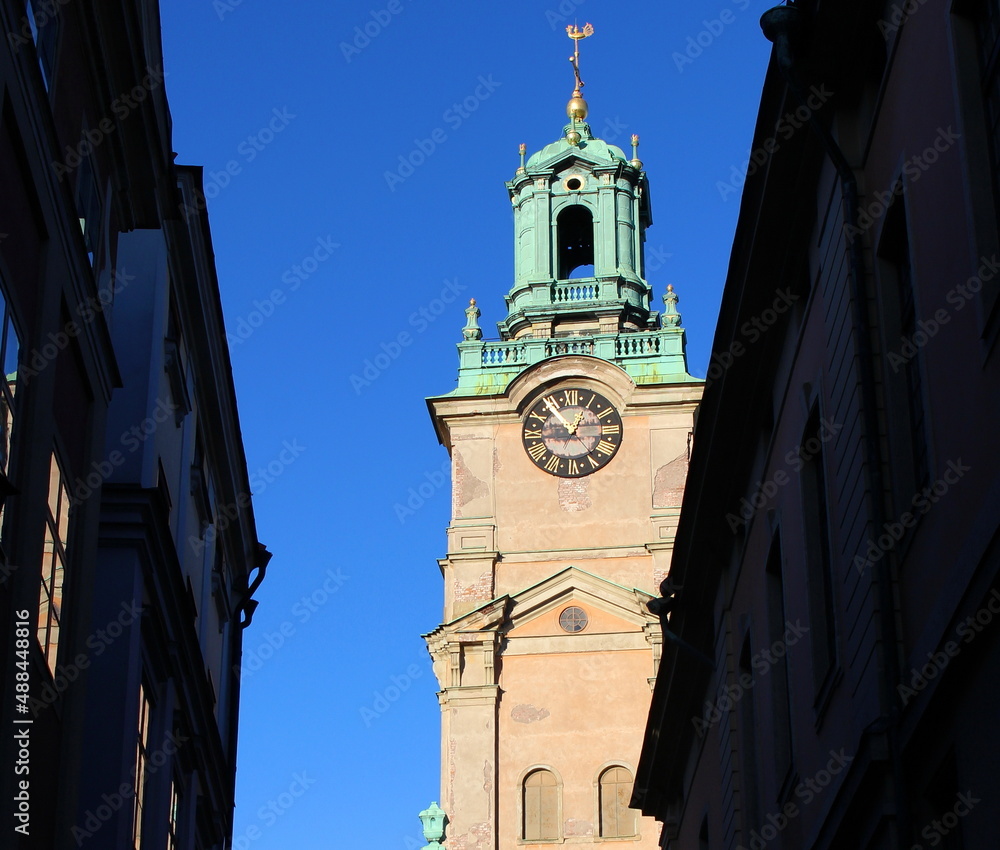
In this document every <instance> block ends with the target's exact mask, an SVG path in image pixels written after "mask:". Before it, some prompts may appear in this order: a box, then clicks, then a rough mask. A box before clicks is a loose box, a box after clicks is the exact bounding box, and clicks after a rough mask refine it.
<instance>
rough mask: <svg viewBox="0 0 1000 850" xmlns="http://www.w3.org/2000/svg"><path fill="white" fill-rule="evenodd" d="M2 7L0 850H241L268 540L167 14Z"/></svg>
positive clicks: (131, 0) (138, 1) (15, 0)
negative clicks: (173, 106) (172, 101)
mask: <svg viewBox="0 0 1000 850" xmlns="http://www.w3.org/2000/svg"><path fill="white" fill-rule="evenodd" d="M0 23H2V29H3V33H4V40H3V45H2V46H0V302H2V303H0V320H2V332H0V333H2V339H0V345H2V348H0V353H2V357H3V371H4V375H5V377H6V380H5V381H4V382H3V385H2V386H3V397H2V398H0V409H2V413H3V416H2V417H0V420H2V421H0V436H2V440H0V492H2V495H3V497H4V502H3V508H2V511H3V512H2V532H0V534H2V536H0V544H2V552H0V647H2V648H3V656H2V659H0V669H2V670H3V679H2V688H0V691H2V704H0V722H2V724H3V727H4V729H5V730H6V731H5V734H4V736H3V744H2V750H0V753H2V754H0V765H2V769H0V799H2V800H3V801H4V802H3V806H2V810H3V820H2V823H0V830H2V838H0V846H3V847H11V848H63V847H66V848H70V847H73V848H75V847H93V848H134V850H143V848H148V847H156V848H163V847H166V848H168V850H173V848H192V849H194V848H204V850H208V848H218V850H222V848H224V847H226V846H228V842H229V840H230V837H231V834H232V813H233V795H234V784H235V757H236V731H237V716H238V701H239V680H238V676H237V674H236V672H235V671H237V670H238V669H239V661H240V651H241V645H242V629H243V628H244V627H245V626H246V625H247V624H248V623H249V620H250V617H251V615H252V611H253V607H254V604H255V603H254V602H253V600H252V599H251V593H252V590H253V589H255V588H256V585H257V584H259V582H260V580H261V579H262V578H263V572H264V569H265V567H266V564H267V560H268V558H269V557H270V555H269V553H268V552H267V551H266V550H265V549H264V548H263V547H262V546H261V545H260V544H259V543H258V541H257V533H256V528H255V524H254V516H253V510H252V505H251V499H250V487H249V480H248V475H247V469H246V459H245V455H244V450H243V442H242V436H241V432H240V426H239V419H238V414H237V409H236V399H235V391H234V387H233V381H232V374H231V366H230V361H229V353H228V349H227V347H226V343H225V332H224V327H223V319H222V308H221V303H220V299H219V288H218V281H217V280H216V277H215V265H214V255H213V252H212V245H211V236H210V232H209V227H208V219H207V214H206V212H205V203H204V195H203V194H202V192H201V172H200V169H197V168H187V167H180V166H175V165H174V162H173V159H174V155H173V153H172V149H171V130H170V114H169V111H168V107H167V100H166V95H165V91H164V71H163V59H162V53H161V45H160V35H159V7H158V5H157V3H156V2H155V0H123V2H92V3H91V2H88V3H66V2H56V1H55V0H46V2H38V0H30V2H27V3H26V2H24V0H20V2H19V0H4V2H0ZM11 730H13V732H14V733H15V734H13V735H11V734H9V732H10V731H11Z"/></svg>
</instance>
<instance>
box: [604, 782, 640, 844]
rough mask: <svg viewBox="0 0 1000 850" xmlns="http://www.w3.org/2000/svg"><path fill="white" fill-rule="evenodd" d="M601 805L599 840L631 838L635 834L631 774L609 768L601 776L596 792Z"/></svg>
mask: <svg viewBox="0 0 1000 850" xmlns="http://www.w3.org/2000/svg"><path fill="white" fill-rule="evenodd" d="M598 793H599V795H600V804H601V838H631V837H632V836H634V835H635V834H636V830H635V816H636V812H635V810H634V809H630V808H629V807H628V803H629V800H631V799H632V774H631V773H629V772H628V771H627V770H626V769H625V768H624V767H611V768H608V769H607V770H606V771H604V773H602V774H601V780H600V787H599V791H598Z"/></svg>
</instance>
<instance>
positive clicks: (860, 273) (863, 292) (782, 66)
mask: <svg viewBox="0 0 1000 850" xmlns="http://www.w3.org/2000/svg"><path fill="white" fill-rule="evenodd" d="M802 18H803V15H802V10H801V9H800V8H799V7H798V6H795V5H788V6H777V7H775V8H773V9H770V10H769V11H767V12H765V13H764V14H763V16H762V17H761V19H760V25H761V29H762V30H763V31H764V37H765V38H767V40H768V41H770V42H772V43H773V44H774V54H775V59H776V60H777V64H778V70H779V71H780V72H781V75H782V77H784V79H785V82H786V83H787V84H788V87H789V89H790V90H791V91H792V93H793V94H794V95H795V96H796V98H798V100H799V101H800V102H801V103H802V104H803V105H806V106H807V104H806V95H807V94H808V92H807V91H806V90H805V86H804V85H803V84H802V81H801V80H800V79H799V77H798V73H797V68H796V62H795V56H794V53H793V50H792V42H793V40H794V38H795V37H796V35H797V34H798V33H799V32H800V31H801V29H802V27H803V23H804V22H803V20H802ZM807 108H808V106H807ZM809 125H810V127H811V128H812V129H813V131H814V132H815V133H816V135H817V137H818V138H819V140H820V142H821V143H822V145H823V148H824V150H825V151H826V154H827V156H828V157H829V158H830V161H831V163H833V166H834V168H835V169H836V170H837V175H838V176H839V177H840V183H841V191H842V194H843V197H844V221H845V222H846V223H849V224H851V225H856V224H857V221H858V212H859V206H860V205H859V202H858V182H857V179H856V178H855V176H854V170H853V169H852V168H851V166H850V163H848V161H847V157H845V156H844V152H843V151H842V150H841V149H840V146H839V145H838V144H837V142H836V140H835V139H834V137H833V135H832V134H831V132H830V131H829V129H828V128H827V127H826V126H825V125H824V124H823V123H822V122H821V121H820V120H819V119H818V118H817V116H816V114H815V111H814V110H812V109H810V110H809ZM848 252H849V253H848V265H849V269H850V277H849V285H850V292H851V313H852V320H853V336H854V344H855V346H856V347H857V351H858V362H859V369H858V372H859V377H860V379H861V395H862V416H863V422H864V428H865V439H864V445H865V449H866V462H865V470H866V478H867V483H868V487H869V492H870V493H871V516H872V525H873V526H874V527H875V528H881V527H882V526H883V524H884V523H885V514H884V511H883V504H882V494H883V493H884V492H885V489H884V482H883V478H882V452H881V446H880V444H879V439H878V433H879V423H878V407H877V403H876V390H875V376H874V374H873V364H874V360H873V355H872V348H871V326H870V323H869V319H868V287H867V279H866V275H865V261H864V253H863V248H862V244H861V239H860V238H858V236H857V235H854V236H853V238H850V240H849V242H848ZM888 560H889V559H888V558H883V559H881V560H880V561H879V562H878V563H876V564H873V565H872V566H871V569H872V570H873V571H875V572H874V575H873V578H874V579H875V583H876V587H877V592H878V600H879V610H878V620H879V634H880V637H881V640H882V645H883V647H884V658H883V662H884V668H883V669H884V671H885V672H884V675H883V677H882V700H883V701H882V705H883V713H882V716H881V717H879V718H878V719H877V720H876V721H875V722H874V723H872V724H871V726H869V727H868V729H867V730H866V732H870V733H875V732H877V731H882V730H884V731H885V732H886V735H887V743H888V749H889V763H890V768H891V771H892V782H893V793H894V796H895V803H896V819H897V841H898V847H899V848H900V850H908V848H909V847H911V842H910V831H911V829H910V817H909V808H908V803H907V795H906V784H905V781H904V774H903V764H902V758H901V755H900V746H899V721H900V715H901V706H900V704H899V693H898V691H897V689H896V686H897V683H898V682H899V680H900V672H899V660H898V655H897V647H898V645H899V642H898V641H899V638H898V635H897V633H896V618H895V600H894V595H893V587H892V576H891V575H890V573H889V565H888ZM886 709H888V711H889V714H888V716H886V715H885V710H886Z"/></svg>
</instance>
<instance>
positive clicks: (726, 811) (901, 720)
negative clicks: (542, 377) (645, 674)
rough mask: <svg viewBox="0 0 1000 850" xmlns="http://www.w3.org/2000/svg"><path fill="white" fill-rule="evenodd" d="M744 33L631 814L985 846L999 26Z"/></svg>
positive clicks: (979, 14) (996, 791) (982, 16)
mask: <svg viewBox="0 0 1000 850" xmlns="http://www.w3.org/2000/svg"><path fill="white" fill-rule="evenodd" d="M762 26H763V27H764V31H765V33H766V35H767V37H768V38H769V39H770V40H771V41H773V42H774V45H775V47H774V50H773V52H772V58H771V65H770V67H769V69H768V73H767V77H766V80H765V84H764V89H763V94H762V99H761V106H760V112H759V117H758V121H757V126H756V130H755V133H754V139H753V145H752V149H751V158H750V163H749V165H748V169H747V170H748V176H747V180H746V184H745V187H744V191H743V201H742V206H741V210H740V217H739V223H738V226H737V231H736V236H735V242H734V246H733V251H732V257H731V262H730V267H729V272H728V277H727V281H726V286H725V291H724V294H723V300H722V308H721V314H720V318H719V324H718V328H717V331H716V336H715V341H714V344H713V355H712V359H711V363H710V366H709V371H708V386H707V389H706V391H705V394H704V399H703V402H702V405H701V408H700V411H699V414H698V422H697V427H696V430H695V437H694V447H693V452H692V457H691V466H690V472H689V477H688V483H687V489H686V491H685V495H684V502H683V508H682V511H681V518H680V523H679V527H678V532H677V538H676V544H675V551H674V555H673V561H672V567H671V573H670V576H669V578H668V582H667V583H666V584H665V585H664V587H663V588H662V591H663V592H664V594H665V596H664V597H663V598H662V599H661V600H659V601H658V603H657V605H658V608H657V610H658V611H660V612H661V618H662V621H663V626H664V629H665V630H666V632H665V637H666V639H665V641H664V652H663V661H662V663H661V666H660V670H659V675H658V680H657V682H656V686H655V691H654V697H653V705H652V709H651V714H650V718H649V723H648V727H647V730H646V737H645V741H644V748H643V753H642V758H641V761H640V765H639V768H638V772H637V776H636V785H635V792H634V795H633V799H632V805H633V806H635V807H637V808H640V809H641V810H642V812H643V813H645V814H648V815H654V816H656V817H657V818H658V819H659V820H661V821H662V822H663V824H664V828H663V833H662V837H661V845H662V846H663V847H665V848H670V849H671V850H674V848H685V850H689V849H690V848H709V850H720V848H738V847H739V848H757V849H758V850H759V848H763V847H768V848H807V847H808V848H848V847H849V848H906V850H911V848H914V847H946V848H953V849H954V848H963V847H967V848H979V847H992V846H995V845H996V837H997V834H998V833H997V826H996V823H997V821H996V817H997V812H998V811H1000V780H998V778H997V774H996V771H995V769H994V765H995V763H996V761H997V756H998V754H1000V726H998V723H997V717H998V716H1000V715H998V709H1000V685H998V684H997V683H998V678H1000V639H998V636H1000V618H998V616H997V615H998V614H1000V589H998V584H1000V552H998V530H1000V529H998V523H1000V475H998V473H1000V455H998V453H997V449H996V438H995V435H996V434H997V432H998V429H1000V392H998V390H1000V354H998V351H997V332H998V328H1000V309H998V308H997V281H998V280H1000V275H998V270H1000V259H998V257H1000V245H998V226H997V222H998V208H1000V207H998V198H1000V193H998V178H1000V168H998V163H1000V123H998V118H1000V40H998V34H1000V4H998V3H997V2H996V0H975V1H974V2H967V3H965V2H952V0H914V2H909V3H883V2H859V0H847V2H843V1H842V2H837V3H832V2H826V1H825V0H801V2H799V3H796V4H792V5H789V6H784V7H779V8H778V9H775V10H772V11H771V12H769V13H767V14H766V15H765V16H764V18H763V19H762Z"/></svg>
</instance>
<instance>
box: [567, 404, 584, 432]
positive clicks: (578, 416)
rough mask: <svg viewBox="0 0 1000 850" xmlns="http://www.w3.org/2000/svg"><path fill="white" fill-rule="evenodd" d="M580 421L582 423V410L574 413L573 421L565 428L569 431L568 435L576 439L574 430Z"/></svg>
mask: <svg viewBox="0 0 1000 850" xmlns="http://www.w3.org/2000/svg"><path fill="white" fill-rule="evenodd" d="M582 421H583V411H582V410H578V411H577V413H576V419H574V420H573V424H572V425H567V426H566V427H567V429H568V430H569V433H570V434H571V435H572V436H574V437H576V429H577V428H579V427H580V423H581V422H582ZM577 439H580V438H579V437H577Z"/></svg>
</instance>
